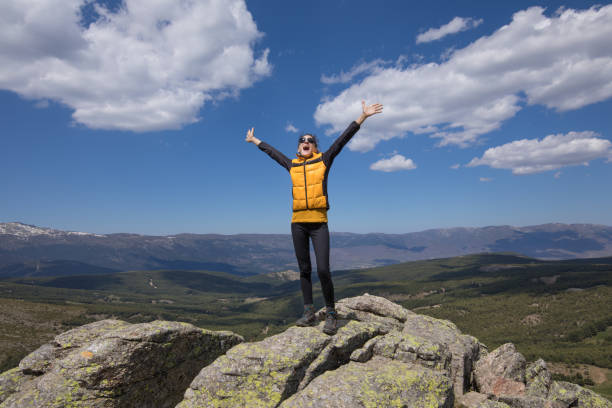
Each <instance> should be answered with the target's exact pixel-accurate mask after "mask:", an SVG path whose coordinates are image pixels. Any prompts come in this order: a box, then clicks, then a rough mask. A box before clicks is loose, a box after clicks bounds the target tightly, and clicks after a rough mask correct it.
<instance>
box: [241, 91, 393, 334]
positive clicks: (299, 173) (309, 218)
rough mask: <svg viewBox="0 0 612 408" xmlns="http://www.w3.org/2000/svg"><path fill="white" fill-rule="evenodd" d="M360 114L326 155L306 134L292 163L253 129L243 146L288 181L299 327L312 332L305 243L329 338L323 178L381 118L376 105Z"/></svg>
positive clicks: (330, 289)
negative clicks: (367, 124)
mask: <svg viewBox="0 0 612 408" xmlns="http://www.w3.org/2000/svg"><path fill="white" fill-rule="evenodd" d="M361 106H362V113H361V115H360V116H359V118H357V120H355V121H354V122H352V123H351V124H350V125H349V126H348V128H346V130H345V131H344V132H343V133H342V135H340V137H338V139H336V141H335V142H334V143H333V144H332V145H331V147H330V148H329V150H327V151H326V152H324V153H320V152H319V149H318V143H317V138H316V137H315V136H314V135H312V134H310V133H306V134H304V135H302V136H300V138H299V139H298V150H297V158H296V159H293V160H291V159H289V158H288V157H286V156H285V155H284V154H282V153H281V152H279V151H278V150H276V149H275V148H273V147H272V146H270V145H269V144H267V143H265V142H262V141H261V140H259V139H257V138H256V137H255V136H254V134H253V131H254V128H251V129H250V130H248V131H247V135H246V139H245V140H246V141H247V142H249V143H254V144H255V145H256V146H258V147H259V149H260V150H263V151H264V152H266V153H267V154H268V155H269V156H270V157H271V158H273V159H274V160H276V161H277V162H278V163H279V164H280V165H281V166H283V167H284V168H286V169H287V170H288V171H289V174H290V175H291V181H292V183H293V217H292V219H291V235H292V237H293V247H294V248H295V255H296V257H297V261H298V265H299V268H300V285H301V288H302V296H303V298H304V314H303V316H302V317H301V318H300V319H298V321H297V322H296V324H297V325H298V326H312V325H314V324H315V323H316V317H315V308H314V304H313V300H312V281H311V272H312V266H311V263H310V242H309V240H310V239H312V245H313V246H314V252H315V256H316V258H317V274H318V275H319V281H320V282H321V288H322V290H323V297H324V298H325V306H326V309H325V315H326V318H325V325H324V326H323V332H325V333H327V334H334V333H336V330H337V314H336V309H335V305H334V285H333V283H332V280H331V272H330V270H329V229H328V227H327V210H328V209H329V201H328V198H327V175H328V174H329V169H330V168H331V165H332V163H333V161H334V158H335V157H336V156H337V155H338V153H340V150H342V148H343V147H344V145H346V144H347V143H348V141H349V140H351V138H352V137H353V135H355V133H357V131H358V130H359V128H360V126H361V124H362V123H363V122H364V121H365V120H366V119H367V118H369V117H370V116H372V115H375V114H377V113H381V112H382V108H383V106H382V105H381V104H378V103H376V104H373V105H370V106H366V104H365V101H362V102H361Z"/></svg>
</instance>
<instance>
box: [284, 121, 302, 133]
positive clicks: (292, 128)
mask: <svg viewBox="0 0 612 408" xmlns="http://www.w3.org/2000/svg"><path fill="white" fill-rule="evenodd" d="M285 131H287V132H292V133H297V132H298V131H299V130H298V128H296V127H295V126H293V124H291V123H289V122H287V126H285Z"/></svg>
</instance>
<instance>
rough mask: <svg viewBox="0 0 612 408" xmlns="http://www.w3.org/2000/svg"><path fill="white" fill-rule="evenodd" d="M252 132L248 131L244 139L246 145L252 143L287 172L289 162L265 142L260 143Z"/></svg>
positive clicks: (289, 167) (289, 166)
mask: <svg viewBox="0 0 612 408" xmlns="http://www.w3.org/2000/svg"><path fill="white" fill-rule="evenodd" d="M254 130H255V129H254V128H251V129H250V130H248V131H247V135H246V138H245V139H244V140H246V141H247V142H248V143H253V144H254V145H255V146H257V147H259V150H261V151H264V152H266V153H267V154H268V156H270V157H271V158H273V159H274V160H275V161H276V162H277V163H278V164H280V165H281V166H283V167H284V168H285V169H287V171H290V170H291V160H290V159H289V158H288V157H287V156H285V155H284V154H282V153H281V152H279V151H278V150H276V149H275V148H273V147H272V146H270V145H269V144H267V143H266V142H262V141H261V140H259V139H258V138H256V137H255V135H254Z"/></svg>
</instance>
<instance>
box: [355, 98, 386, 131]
mask: <svg viewBox="0 0 612 408" xmlns="http://www.w3.org/2000/svg"><path fill="white" fill-rule="evenodd" d="M361 109H362V113H361V116H359V119H357V120H356V122H357V123H358V124H359V125H361V124H362V123H363V121H364V120H366V119H367V118H369V117H370V116H372V115H375V114H377V113H382V110H383V106H382V104H380V103H375V104H372V105H369V106H366V103H365V101H361Z"/></svg>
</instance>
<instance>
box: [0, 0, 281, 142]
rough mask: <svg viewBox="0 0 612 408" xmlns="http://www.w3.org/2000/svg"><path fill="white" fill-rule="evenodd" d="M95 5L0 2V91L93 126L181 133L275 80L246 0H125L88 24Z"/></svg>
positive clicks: (84, 1)
mask: <svg viewBox="0 0 612 408" xmlns="http://www.w3.org/2000/svg"><path fill="white" fill-rule="evenodd" d="M90 3H91V0H64V1H53V0H4V1H2V2H1V3H0V88H1V89H6V90H10V91H14V92H16V93H18V94H20V95H22V96H24V97H26V98H31V99H50V100H55V101H59V102H61V103H63V104H65V105H67V106H69V107H70V108H72V109H74V113H73V118H74V120H75V121H76V122H78V123H81V124H84V125H86V126H88V127H91V128H103V129H122V130H133V131H148V130H160V129H177V128H180V127H181V126H183V125H186V124H189V123H193V122H196V121H198V120H199V117H198V112H199V110H200V108H201V107H202V106H203V104H204V103H205V101H209V100H216V99H219V98H223V97H227V96H229V95H237V94H238V92H239V90H240V89H243V88H246V87H249V86H251V85H252V84H253V83H254V82H255V81H257V80H258V79H261V78H262V77H264V76H266V75H269V74H270V71H271V66H270V64H269V63H268V54H269V51H268V50H267V49H266V50H263V51H262V52H259V53H257V52H256V51H255V50H254V47H253V45H254V43H255V42H256V40H257V39H259V38H260V37H261V36H262V34H261V33H260V32H259V31H258V30H257V26H256V25H255V22H254V21H253V18H252V16H251V14H250V13H249V11H248V10H247V8H246V5H245V3H244V1H243V0H228V1H222V0H199V1H181V2H177V1H172V0H158V1H155V2H150V1H147V0H125V1H124V3H123V5H122V7H121V8H119V9H118V10H116V11H112V12H111V11H109V10H107V9H105V8H103V7H102V6H101V5H99V4H95V10H96V11H97V13H98V15H97V18H95V19H94V21H93V22H91V23H90V24H88V25H87V26H85V25H83V24H82V22H81V18H82V15H81V10H82V9H83V8H84V7H85V6H86V5H90Z"/></svg>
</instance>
